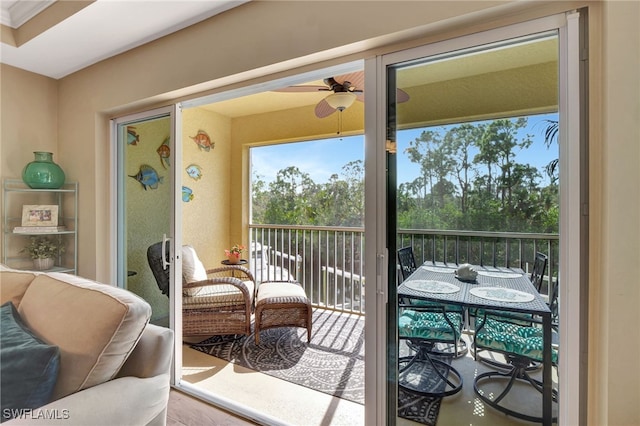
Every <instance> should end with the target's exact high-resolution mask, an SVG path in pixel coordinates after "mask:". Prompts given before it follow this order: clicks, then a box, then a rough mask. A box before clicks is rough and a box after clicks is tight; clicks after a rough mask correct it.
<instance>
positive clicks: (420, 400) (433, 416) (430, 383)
mask: <svg viewBox="0 0 640 426" xmlns="http://www.w3.org/2000/svg"><path fill="white" fill-rule="evenodd" d="M411 354H413V352H412V351H411V350H410V349H409V348H408V347H407V345H406V343H405V341H404V340H402V341H401V342H400V354H399V355H400V356H408V355H411ZM433 357H435V358H438V359H440V360H442V361H444V362H446V363H447V364H451V359H452V358H451V357H448V356H447V357H444V356H443V357H437V356H433ZM407 371H409V370H407ZM442 372H443V373H444V371H442ZM408 377H410V380H411V381H412V382H414V385H415V384H417V383H419V385H418V386H417V387H419V388H420V389H431V390H433V391H441V390H442V389H443V387H444V385H443V384H442V383H441V382H439V381H437V380H435V377H436V374H435V373H434V372H433V371H432V370H431V367H430V366H429V364H426V363H417V364H414V365H413V367H411V369H410V374H409V376H405V379H407V378H408ZM441 402H442V398H440V397H428V396H419V395H416V394H413V393H410V392H405V391H404V390H402V389H400V388H399V389H398V416H399V417H402V418H405V419H408V420H412V421H414V422H418V423H422V424H425V425H428V426H435V424H436V422H437V420H438V413H439V412H440V404H441Z"/></svg>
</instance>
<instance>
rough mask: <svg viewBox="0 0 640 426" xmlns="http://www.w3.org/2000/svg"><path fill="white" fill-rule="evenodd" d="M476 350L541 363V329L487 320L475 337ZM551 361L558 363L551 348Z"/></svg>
mask: <svg viewBox="0 0 640 426" xmlns="http://www.w3.org/2000/svg"><path fill="white" fill-rule="evenodd" d="M475 344H476V346H477V347H478V348H483V349H491V350H496V351H499V352H502V353H508V354H513V355H519V356H524V357H527V358H529V359H532V360H534V361H539V362H542V346H543V344H542V328H540V327H536V326H531V327H527V326H522V325H517V324H512V323H507V322H503V321H497V320H495V319H491V318H487V319H486V321H485V322H484V325H483V326H481V327H478V329H477V330H476V335H475ZM551 361H552V362H553V363H554V364H556V363H557V362H558V350H557V349H556V348H552V351H551Z"/></svg>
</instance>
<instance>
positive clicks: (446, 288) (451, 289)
mask: <svg viewBox="0 0 640 426" xmlns="http://www.w3.org/2000/svg"><path fill="white" fill-rule="evenodd" d="M405 286H407V287H409V288H410V289H412V290H417V291H426V292H427V293H456V292H458V291H460V287H458V286H457V285H455V284H451V283H447V282H444V281H434V280H409V281H407V282H405Z"/></svg>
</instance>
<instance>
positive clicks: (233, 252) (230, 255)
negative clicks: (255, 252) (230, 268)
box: [224, 244, 246, 264]
mask: <svg viewBox="0 0 640 426" xmlns="http://www.w3.org/2000/svg"><path fill="white" fill-rule="evenodd" d="M245 250H246V247H245V246H243V245H240V244H236V245H234V246H233V247H231V248H230V249H229V250H225V251H224V254H225V255H226V256H227V259H228V260H229V263H232V264H237V263H239V262H240V255H242V253H244V252H245Z"/></svg>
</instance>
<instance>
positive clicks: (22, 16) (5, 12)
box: [0, 0, 56, 29]
mask: <svg viewBox="0 0 640 426" xmlns="http://www.w3.org/2000/svg"><path fill="white" fill-rule="evenodd" d="M55 2H56V0H38V1H33V0H30V1H29V0H2V2H0V24H2V25H5V26H7V27H11V28H14V29H16V28H20V26H21V25H22V24H24V23H25V22H27V21H28V20H30V19H31V18H33V17H34V16H36V15H37V14H38V13H40V12H42V11H43V10H45V9H46V8H47V7H49V6H51V5H52V4H53V3H55Z"/></svg>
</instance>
